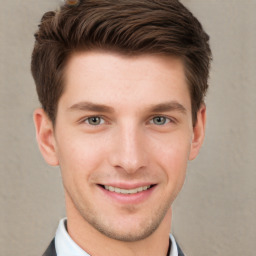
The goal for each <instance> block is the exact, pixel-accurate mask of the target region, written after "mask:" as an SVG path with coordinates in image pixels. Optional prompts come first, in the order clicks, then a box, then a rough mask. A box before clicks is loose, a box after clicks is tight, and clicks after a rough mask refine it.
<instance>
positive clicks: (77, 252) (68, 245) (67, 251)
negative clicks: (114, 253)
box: [55, 218, 178, 256]
mask: <svg viewBox="0 0 256 256" xmlns="http://www.w3.org/2000/svg"><path fill="white" fill-rule="evenodd" d="M66 221H67V218H63V219H61V220H60V222H59V226H58V229H57V231H56V236H55V248H56V252H57V256H90V255H89V254H88V253H86V252H85V251H84V250H83V249H81V248H80V247H79V246H78V245H77V244H76V243H75V242H74V241H73V240H72V238H71V237H70V236H69V234H68V232H67V229H66V224H65V222H66ZM170 240H171V242H172V246H171V250H170V254H169V256H178V248H177V244H176V241H175V239H174V237H173V236H172V235H171V234H170Z"/></svg>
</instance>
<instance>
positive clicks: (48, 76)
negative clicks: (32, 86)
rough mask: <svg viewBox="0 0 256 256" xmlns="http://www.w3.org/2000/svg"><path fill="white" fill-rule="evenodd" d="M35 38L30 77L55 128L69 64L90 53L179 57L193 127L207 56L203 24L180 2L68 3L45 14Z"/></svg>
mask: <svg viewBox="0 0 256 256" xmlns="http://www.w3.org/2000/svg"><path fill="white" fill-rule="evenodd" d="M35 38H36V42H35V47H34V51H33V55H32V64H31V69H32V74H33V77H34V80H35V83H36V88H37V93H38V97H39V101H40V102H41V104H42V107H43V109H44V110H45V112H46V113H47V114H48V116H49V118H50V119H51V121H52V122H53V124H54V123H55V119H56V115H57V106H58V102H59V99H60V97H61V95H62V93H63V92H64V90H65V75H64V74H65V67H66V65H67V62H68V60H69V58H70V57H71V56H72V55H73V54H74V53H75V52H78V51H90V50H93V49H101V50H106V51H112V52H118V53H121V54H124V55H129V56H130V55H141V54H146V53H148V54H162V55H164V56H168V55H169V56H176V57H179V58H180V59H181V60H182V62H183V65H184V70H185V74H186V79H187V83H188V86H189V91H190V96H191V104H192V117H193V124H195V122H196V116H197V115H196V113H197V111H198V109H199V108H200V106H201V105H202V104H203V103H204V97H205V94H206V91H207V88H208V76H209V66H210V59H211V51H210V48H209V44H208V40H209V37H208V35H207V34H206V33H205V32H204V30H203V28H202V26H201V24H200V23H199V21H198V20H197V19H196V18H195V17H194V16H193V15H192V13H191V12H190V11H189V10H187V9H186V8H185V7H184V6H183V5H182V4H181V3H180V2H179V1H177V0H163V1H153V0H130V1H125V0H124V1H103V0H91V1H90V0H81V1H66V4H64V5H63V6H62V7H61V8H60V9H59V10H57V11H55V12H47V13H45V15H44V16H43V18H42V20H41V24H40V25H39V30H38V31H37V33H36V34H35Z"/></svg>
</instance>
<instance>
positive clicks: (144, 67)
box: [60, 51, 190, 105]
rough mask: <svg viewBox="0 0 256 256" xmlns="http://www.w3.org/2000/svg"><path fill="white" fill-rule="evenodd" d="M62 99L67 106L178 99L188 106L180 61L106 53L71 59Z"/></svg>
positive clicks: (187, 96) (169, 58) (76, 54)
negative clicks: (83, 102)
mask: <svg viewBox="0 0 256 256" xmlns="http://www.w3.org/2000/svg"><path fill="white" fill-rule="evenodd" d="M62 98H64V99H65V101H66V102H67V101H69V104H71V103H73V104H74V103H76V102H78V101H85V100H86V101H88V100H90V101H95V102H96V103H104V104H114V103H115V102H116V103H123V104H124V103H126V105H128V104H129V103H131V102H133V104H135V103H136V104H139V103H141V104H142V103H144V104H154V103H156V104H157V103H159V102H158V101H170V100H178V99H179V100H182V101H186V103H187V104H188V105H190V97H189V90H188V86H187V83H186V78H185V72H184V66H183V62H182V60H181V59H179V58H177V57H170V56H162V55H156V54H144V55H137V56H126V55H121V54H117V53H113V52H106V51H86V52H78V53H75V54H73V55H72V56H71V58H70V59H69V61H68V63H67V66H66V69H65V90H64V93H63V95H62V97H61V99H60V100H62ZM181 98H182V99H181ZM75 101H76V102H75ZM97 101H99V102H97ZM183 104H184V102H183Z"/></svg>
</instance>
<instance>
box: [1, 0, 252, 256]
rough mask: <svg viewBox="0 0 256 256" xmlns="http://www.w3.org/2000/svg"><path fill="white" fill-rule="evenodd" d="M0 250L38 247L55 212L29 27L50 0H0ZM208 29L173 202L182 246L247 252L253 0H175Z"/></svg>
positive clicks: (59, 208)
mask: <svg viewBox="0 0 256 256" xmlns="http://www.w3.org/2000/svg"><path fill="white" fill-rule="evenodd" d="M0 2H1V7H0V58H1V61H0V65H1V66H0V85H1V87H0V122H1V123H0V127H1V130H0V145H1V146H0V209H1V210H0V255H8V256H12V255H13V256H14V255H26V256H32V255H33V256H34V255H42V252H43V250H44V249H45V248H46V246H47V244H48V243H49V242H50V240H51V239H52V237H53V236H54V233H55V229H56V227H57V223H58V220H59V219H60V218H61V217H63V216H65V209H64V200H63V189H62V187H61V180H60V174H59V170H58V169H57V168H50V167H48V166H47V165H46V164H45V163H44V161H43V159H42V157H41V155H40V153H39V151H38V149H37V145H36V142H35V133H34V127H33V122H32V113H33V109H34V108H35V107H37V106H38V102H37V97H36V94H35V88H34V83H33V80H32V77H31V75H30V55H31V51H32V46H33V42H34V39H33V33H34V31H35V30H36V27H37V24H38V22H39V19H40V18H41V15H42V13H43V12H44V11H46V10H50V9H52V8H55V7H56V6H57V4H58V0H43V1H37V0H26V1H20V0H11V1H3V0H1V1H0ZM182 2H183V3H184V4H185V5H187V6H188V7H189V8H190V9H191V10H192V11H193V12H194V13H195V14H196V15H197V16H198V17H199V19H200V20H201V22H202V23H203V24H204V27H205V29H206V30H207V31H208V33H209V34H210V35H211V45H212V50H213V55H214V62H213V68H212V72H211V81H210V91H209V94H208V98H207V106H208V125H207V137H206V140H205V143H204V146H203V149H202V151H201V153H200V155H199V157H198V159H197V160H195V161H193V162H191V163H190V164H189V170H188V176H187V180H186V184H185V187H184V189H183V191H182V193H181V194H180V196H179V198H178V199H177V201H176V203H175V205H174V216H173V233H174V234H175V236H176V238H177V240H178V241H179V243H180V244H181V246H182V248H183V249H184V251H185V252H186V253H187V255H188V256H206V255H207V256H220V255H223V256H234V255H246V256H254V255H255V253H256V252H255V242H256V231H255V229H256V218H255V216H256V136H255V134H256V0H201V1H200V0H183V1H182Z"/></svg>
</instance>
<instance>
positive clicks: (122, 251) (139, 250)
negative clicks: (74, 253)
mask: <svg viewBox="0 0 256 256" xmlns="http://www.w3.org/2000/svg"><path fill="white" fill-rule="evenodd" d="M171 217H172V210H171V208H170V209H169V210H168V212H167V214H166V215H165V217H164V219H163V221H162V222H161V224H160V225H159V227H158V228H157V229H156V230H155V231H154V232H153V233H152V234H151V235H150V236H149V237H147V238H145V239H143V240H139V241H135V242H124V241H119V240H115V239H112V238H109V237H107V236H105V235H104V234H102V233H100V232H99V231H98V230H96V229H95V228H94V227H93V226H91V225H90V224H89V223H88V222H87V221H86V220H85V219H84V218H83V217H82V216H81V215H80V214H79V212H78V211H77V210H76V209H75V207H74V205H73V204H72V203H71V202H69V203H68V204H67V218H68V222H67V228H68V233H69V235H70V237H71V238H72V239H73V241H74V242H76V244H78V245H79V246H80V247H81V248H82V249H83V250H84V251H85V252H87V253H88V254H90V255H97V256H119V255H122V256H155V255H159V256H166V255H167V252H168V248H169V233H170V229H171Z"/></svg>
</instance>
